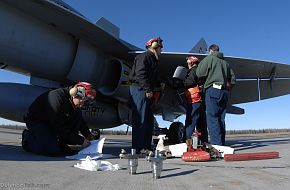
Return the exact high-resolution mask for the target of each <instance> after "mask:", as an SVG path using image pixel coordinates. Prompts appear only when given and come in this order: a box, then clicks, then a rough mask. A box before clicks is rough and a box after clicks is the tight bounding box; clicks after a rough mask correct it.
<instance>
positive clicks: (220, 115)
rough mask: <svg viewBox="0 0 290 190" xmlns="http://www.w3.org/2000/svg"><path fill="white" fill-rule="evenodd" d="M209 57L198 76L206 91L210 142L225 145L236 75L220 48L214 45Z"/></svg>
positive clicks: (210, 48) (198, 69) (201, 65)
mask: <svg viewBox="0 0 290 190" xmlns="http://www.w3.org/2000/svg"><path fill="white" fill-rule="evenodd" d="M209 53H210V54H209V55H208V56H207V57H205V58H204V59H203V60H202V61H201V62H200V64H199V65H198V67H197V70H196V74H197V76H198V78H199V80H201V81H203V83H204V85H203V86H204V89H205V104H206V112H207V114H206V118H207V126H208V130H209V136H210V142H211V144H215V145H224V144H225V132H226V130H225V122H224V121H225V113H226V107H227V103H228V99H229V97H228V96H229V90H230V89H231V88H232V86H233V85H234V84H235V75H234V72H233V70H232V69H231V68H230V66H229V64H228V63H227V62H226V61H225V60H223V54H222V53H220V52H219V46H218V45H216V44H212V45H211V46H210V47H209Z"/></svg>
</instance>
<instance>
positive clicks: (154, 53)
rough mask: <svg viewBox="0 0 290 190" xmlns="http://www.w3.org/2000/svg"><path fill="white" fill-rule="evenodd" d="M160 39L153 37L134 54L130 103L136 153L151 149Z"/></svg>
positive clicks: (133, 146) (133, 143)
mask: <svg viewBox="0 0 290 190" xmlns="http://www.w3.org/2000/svg"><path fill="white" fill-rule="evenodd" d="M161 48H163V45H162V39H161V38H159V37H158V38H153V39H150V40H149V41H148V42H147V43H146V49H147V51H146V52H144V53H142V54H139V55H137V56H136V58H135V60H134V63H133V66H132V70H131V73H130V76H129V78H130V81H131V86H130V94H131V105H132V148H133V149H136V152H137V153H140V152H142V151H141V150H151V149H152V147H151V142H152V133H153V121H154V116H153V101H154V100H153V91H154V89H155V88H156V87H157V86H158V85H160V83H158V79H157V75H158V60H159V57H160V55H161Z"/></svg>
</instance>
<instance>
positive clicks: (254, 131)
mask: <svg viewBox="0 0 290 190" xmlns="http://www.w3.org/2000/svg"><path fill="white" fill-rule="evenodd" d="M0 128H8V129H19V130H23V129H24V128H25V126H24V125H0ZM100 131H101V134H103V135H126V134H127V135H131V134H132V131H126V130H110V129H106V130H103V129H101V130H100ZM266 133H269V134H270V133H271V134H273V133H290V129H247V130H227V135H241V134H266Z"/></svg>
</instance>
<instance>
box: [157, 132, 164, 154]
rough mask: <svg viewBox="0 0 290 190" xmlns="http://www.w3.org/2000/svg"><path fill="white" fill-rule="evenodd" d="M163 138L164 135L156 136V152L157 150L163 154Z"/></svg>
mask: <svg viewBox="0 0 290 190" xmlns="http://www.w3.org/2000/svg"><path fill="white" fill-rule="evenodd" d="M165 137H166V135H158V137H157V138H158V139H159V141H158V143H157V146H156V150H159V151H160V152H165V151H166V149H165V147H164V140H165Z"/></svg>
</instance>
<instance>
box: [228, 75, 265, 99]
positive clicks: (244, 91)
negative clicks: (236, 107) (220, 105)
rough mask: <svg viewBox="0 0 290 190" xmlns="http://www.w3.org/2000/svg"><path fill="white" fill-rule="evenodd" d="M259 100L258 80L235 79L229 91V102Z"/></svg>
mask: <svg viewBox="0 0 290 190" xmlns="http://www.w3.org/2000/svg"><path fill="white" fill-rule="evenodd" d="M258 100H259V90H258V80H244V81H237V83H236V85H235V86H234V87H233V89H232V90H231V91H230V100H229V103H230V104H240V103H246V102H253V101H258Z"/></svg>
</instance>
